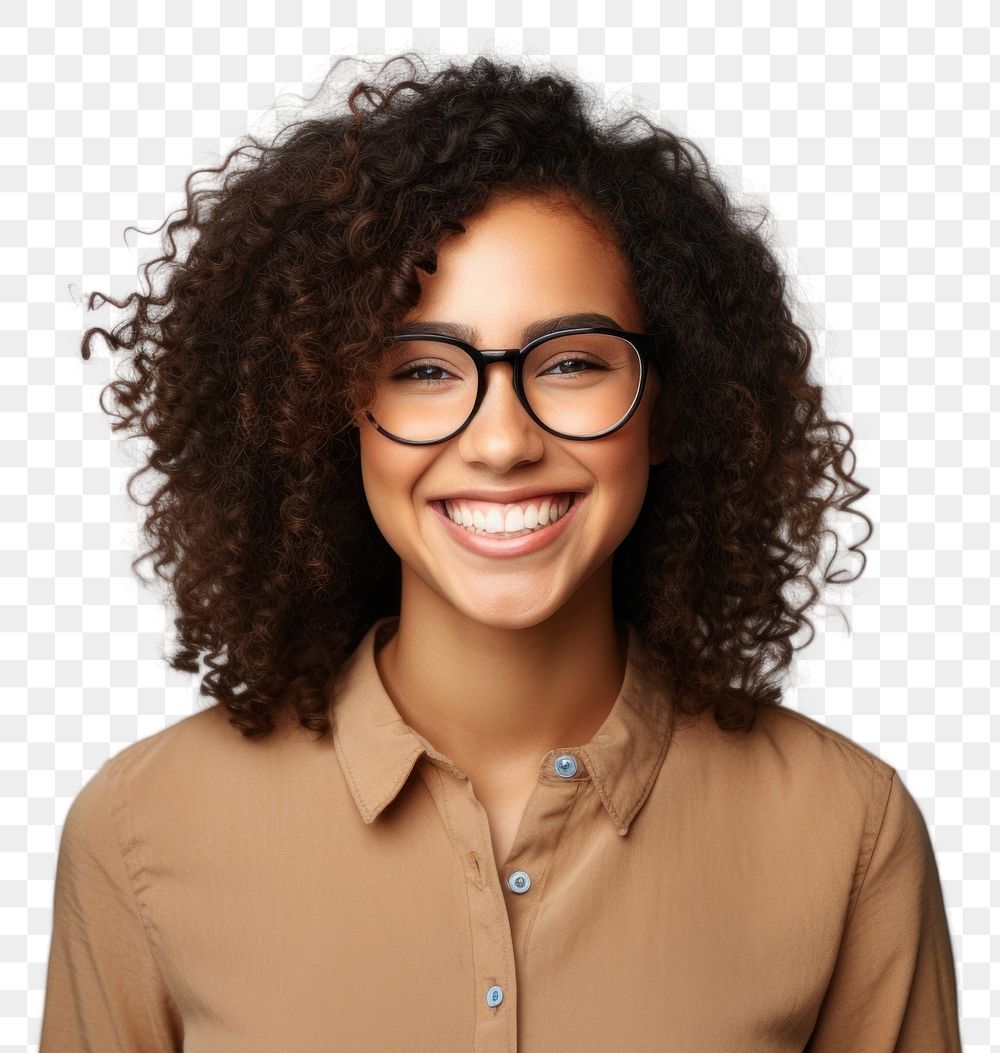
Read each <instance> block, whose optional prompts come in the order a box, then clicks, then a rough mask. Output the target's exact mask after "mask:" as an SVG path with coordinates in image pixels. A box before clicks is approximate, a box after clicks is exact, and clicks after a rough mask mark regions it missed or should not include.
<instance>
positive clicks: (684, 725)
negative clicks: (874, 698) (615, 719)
mask: <svg viewBox="0 0 1000 1053" xmlns="http://www.w3.org/2000/svg"><path fill="white" fill-rule="evenodd" d="M675 750H676V754H675V756H674V758H673V765H674V774H675V776H676V777H677V779H678V781H679V783H680V784H681V785H683V786H684V787H685V792H686V793H690V794H691V796H692V798H693V799H694V800H696V801H697V802H698V807H699V810H700V812H701V814H703V815H704V816H705V817H706V818H707V819H709V820H710V821H711V823H712V824H713V825H714V826H715V827H716V828H720V827H721V828H722V829H724V830H727V831H729V832H730V834H731V835H732V836H734V837H740V836H744V835H746V834H747V832H751V833H752V836H753V838H754V839H755V840H756V841H758V842H759V843H760V844H761V845H763V846H766V847H767V850H768V851H769V852H771V853H773V854H774V855H775V857H776V858H779V857H780V858H783V859H786V858H788V859H790V860H794V858H796V857H799V858H801V859H803V860H805V859H806V858H809V859H811V860H813V861H818V862H819V864H820V865H821V866H825V867H828V868H846V869H845V872H844V873H843V874H842V875H841V876H842V878H843V879H845V880H846V881H847V882H848V886H853V887H854V889H855V891H856V889H857V885H858V882H859V879H860V876H861V873H862V872H863V870H864V866H865V864H866V861H867V859H868V858H869V857H870V855H871V851H872V849H873V847H874V844H875V840H876V838H877V837H878V833H879V830H880V828H881V826H882V822H883V819H884V817H885V816H886V814H887V807H888V806H889V803H890V797H891V796H892V798H894V799H895V798H898V797H899V796H900V790H899V788H898V787H899V778H898V775H897V773H896V771H895V769H894V768H893V767H892V766H891V765H889V764H887V763H886V762H885V761H883V760H882V759H881V758H880V757H878V756H877V755H876V754H874V753H873V752H872V751H870V750H868V749H866V748H865V747H863V746H861V745H860V744H858V743H857V742H854V741H853V740H852V739H851V738H849V737H848V736H847V735H844V734H842V733H840V732H838V731H835V730H834V729H832V728H829V727H827V726H826V725H824V724H822V723H821V722H820V721H818V720H815V719H814V718H812V717H809V716H806V715H805V714H803V713H799V712H797V711H795V710H792V709H789V708H787V707H785V706H783V705H781V706H766V707H761V709H759V710H758V712H757V718H756V720H755V722H754V724H753V727H752V728H751V729H750V730H749V731H724V730H722V729H720V728H719V727H717V725H716V724H715V721H714V720H713V718H712V715H711V712H710V711H707V712H705V713H702V714H700V715H699V716H697V717H695V718H690V719H684V718H680V719H679V720H678V723H677V726H676V730H675V732H674V736H673V741H672V743H671V746H670V751H669V753H668V757H669V755H670V753H674V751H675ZM676 784H677V783H675V785H676ZM894 787H897V788H896V790H895V793H893V788H894ZM914 818H915V817H914ZM791 846H794V847H791ZM789 851H790V852H791V857H789V855H788V852H789ZM790 865H791V864H790Z"/></svg>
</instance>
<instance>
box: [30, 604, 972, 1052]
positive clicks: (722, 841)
mask: <svg viewBox="0 0 1000 1053" xmlns="http://www.w3.org/2000/svg"><path fill="white" fill-rule="evenodd" d="M394 621H395V619H388V618H387V619H382V620H381V621H380V622H377V623H376V624H375V625H373V626H372V628H371V630H370V631H369V632H368V634H367V635H366V636H365V638H364V640H363V641H362V643H361V644H360V646H359V648H358V650H357V651H356V652H355V654H354V655H353V656H352V659H351V661H350V663H349V664H348V666H346V667H345V669H344V670H343V671H342V673H341V677H342V679H341V680H340V682H339V685H338V687H337V690H336V692H335V700H334V709H333V715H334V719H335V735H334V737H333V739H332V741H331V739H330V738H329V737H328V738H326V739H325V740H320V741H318V742H316V741H313V738H312V736H311V735H310V733H308V732H305V731H303V730H302V729H301V728H299V727H298V726H297V725H296V724H295V723H294V722H293V721H291V720H290V719H289V721H288V722H287V723H285V724H283V725H282V726H281V727H280V728H279V730H277V731H276V732H275V734H274V735H273V736H271V737H270V738H268V739H266V740H263V741H258V742H250V741H248V740H246V739H244V738H243V737H242V736H241V735H240V733H239V732H238V731H237V730H236V729H235V728H233V727H232V726H231V725H230V724H229V723H228V722H227V720H226V713H225V711H224V710H222V709H221V708H220V707H218V706H214V707H213V708H211V709H208V710H204V711H201V712H198V713H196V714H194V715H192V716H190V717H187V718H185V719H183V720H181V721H180V722H179V723H176V724H174V725H172V726H171V727H169V728H167V729H165V730H163V731H161V732H158V733H156V734H154V735H151V736H149V737H147V738H145V739H142V740H140V741H139V742H137V743H135V744H133V745H132V746H129V747H127V748H126V749H124V750H122V751H121V752H119V753H118V754H117V755H116V756H115V757H113V758H111V759H110V760H108V761H107V762H106V763H105V764H104V765H103V766H102V767H101V769H100V770H99V771H98V772H97V773H96V774H95V775H94V776H93V777H92V778H91V779H90V780H89V782H88V783H87V784H86V785H85V786H84V788H83V789H82V790H81V791H80V793H79V794H78V796H77V797H76V799H75V800H74V802H73V804H72V806H71V808H70V810H69V813H68V815H67V817H66V823H65V827H64V829H63V834H62V840H61V844H60V850H59V861H58V868H57V874H56V885H55V900H54V919H53V935H52V945H51V953H50V958H49V966H48V986H47V992H46V1001H45V1013H44V1019H43V1030H42V1039H41V1053H72V1051H76V1050H91V1051H94V1053H112V1051H119V1050H128V1051H142V1053H145V1051H158V1050H180V1049H184V1050H187V1051H192V1053H230V1051H233V1053H235V1051H239V1053H251V1051H262V1053H263V1051H266V1053H285V1051H288V1053H292V1051H294V1053H308V1051H312V1050H324V1051H326V1050H338V1051H340V1050H349V1051H354V1050H372V1051H379V1053H384V1051H406V1053H416V1051H425V1050H426V1051H434V1053H441V1051H452V1050H454V1051H462V1053H465V1051H470V1050H475V1051H482V1053H486V1051H500V1050H509V1051H513V1050H522V1051H529V1053H535V1051H538V1053H549V1051H552V1050H563V1049H567V1050H580V1051H590V1050H594V1051H598V1050H599V1051H602V1053H605V1051H619V1050H626V1051H629V1053H642V1051H647V1050H649V1051H653V1050H656V1051H659V1050H670V1051H671V1053H714V1051H734V1053H735V1051H738V1053H751V1051H761V1053H763V1051H773V1053H778V1051H788V1053H790V1051H792V1050H795V1051H802V1050H803V1049H808V1050H810V1051H812V1053H832V1051H835V1050H836V1051H851V1053H890V1051H892V1050H896V1051H905V1053H914V1051H917V1050H926V1051H928V1053H930V1051H933V1053H950V1051H954V1050H958V1049H959V1048H960V1047H959V1029H958V1009H957V991H956V983H955V970H954V963H953V958H952V948H951V943H950V939H949V934H948V929H947V924H946V916H945V911H944V906H943V902H942V894H941V886H940V880H939V876H938V871H937V868H936V864H935V859H934V854H933V851H932V847H931V843H930V840H929V838H928V832H927V827H926V825H925V823H924V820H923V818H922V815H921V812H920V810H919V808H918V806H917V804H916V803H915V801H914V800H913V798H912V797H911V795H910V794H909V792H908V791H907V790H906V788H905V786H904V784H903V783H902V781H901V780H900V777H899V775H898V774H897V773H896V772H895V771H894V770H893V769H892V768H891V767H889V766H888V765H887V764H886V763H885V762H883V761H881V760H879V759H878V758H877V757H875V756H874V755H873V754H871V753H869V752H867V751H866V750H864V749H862V748H861V747H860V746H858V745H856V744H854V743H852V742H851V741H850V740H848V739H847V738H845V737H843V736H842V735H839V734H837V733H836V732H834V731H832V730H829V729H827V728H825V727H824V726H822V725H821V724H819V723H818V722H816V721H814V720H812V719H810V718H807V717H805V716H803V715H800V714H798V713H795V712H793V711H791V710H788V709H784V708H780V709H776V710H765V711H764V712H762V713H761V714H760V716H759V717H758V720H757V723H756V725H755V727H754V729H753V731H752V732H751V734H750V735H749V736H748V735H745V734H743V733H731V732H722V731H719V730H718V729H717V728H716V727H715V724H714V722H713V721H712V719H711V716H710V715H708V714H706V715H705V716H704V717H702V718H698V719H696V720H689V719H687V718H682V717H681V715H680V714H672V712H671V709H670V706H669V699H668V698H667V697H666V696H665V695H664V694H663V693H662V692H661V691H659V690H658V689H656V688H655V687H654V685H652V684H651V683H650V682H649V681H647V680H646V679H645V678H644V676H643V675H642V673H641V671H640V670H639V669H638V668H637V664H636V661H637V659H638V658H639V657H640V656H641V654H642V653H643V649H642V644H641V640H640V639H639V637H638V634H637V633H636V632H635V631H634V629H632V628H631V627H629V652H628V655H629V662H628V667H627V672H626V677H625V681H624V683H623V685H622V689H621V693H620V695H619V697H618V699H617V701H616V702H615V705H614V708H613V709H612V711H611V713H610V714H609V716H608V718H607V720H606V721H605V723H604V725H603V726H602V727H601V729H600V731H599V732H598V733H597V734H596V735H595V736H594V738H593V739H592V740H591V741H590V742H588V743H586V744H585V745H584V744H575V743H567V744H564V745H562V746H560V747H558V748H556V749H553V750H551V751H549V752H548V753H547V754H546V755H545V756H544V757H542V758H540V765H539V772H538V782H537V785H536V786H535V789H534V792H533V795H532V796H531V798H530V800H529V802H528V804H527V807H526V809H525V812H524V815H523V818H522V821H521V824H520V827H519V829H518V831H517V836H516V838H515V840H514V842H513V846H512V848H511V851H510V854H509V856H508V857H507V859H506V862H505V863H504V865H503V866H502V867H500V868H499V871H498V869H497V867H496V864H495V860H494V857H493V852H492V848H491V839H490V828H489V822H488V819H487V814H486V812H485V811H484V810H483V808H482V807H481V805H480V804H479V802H478V801H477V800H476V798H475V796H474V795H473V792H472V787H471V784H470V782H469V780H468V779H467V778H466V777H465V775H464V774H463V773H462V772H460V771H459V770H458V769H457V768H455V766H454V765H453V764H452V763H451V762H450V761H449V760H448V758H447V757H444V756H442V755H441V754H440V753H438V752H437V751H436V750H435V749H434V748H433V747H432V746H430V744H429V743H427V742H426V740H424V739H422V738H421V737H420V736H418V735H417V734H416V733H414V732H413V731H412V730H411V729H410V728H409V727H408V726H407V725H406V724H405V723H404V722H403V720H402V719H401V717H400V716H399V714H398V712H397V711H396V709H395V707H394V705H393V703H392V701H391V699H390V698H389V696H388V695H387V694H386V692H385V689H384V687H383V686H382V684H381V681H380V680H379V677H378V672H377V667H376V665H375V660H374V654H375V647H376V643H375V634H376V631H377V630H379V629H380V628H382V629H384V630H385V631H387V632H388V631H391V628H392V627H393V624H394ZM470 690H474V685H470Z"/></svg>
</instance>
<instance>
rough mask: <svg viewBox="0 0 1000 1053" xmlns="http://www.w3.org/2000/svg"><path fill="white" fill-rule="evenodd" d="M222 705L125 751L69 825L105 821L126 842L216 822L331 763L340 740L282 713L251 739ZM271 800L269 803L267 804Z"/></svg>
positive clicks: (79, 800) (99, 777)
mask: <svg viewBox="0 0 1000 1053" xmlns="http://www.w3.org/2000/svg"><path fill="white" fill-rule="evenodd" d="M229 716H230V714H229V712H228V711H227V710H226V709H225V708H224V707H223V706H221V705H219V704H215V705H212V706H210V707H209V708H206V709H203V710H200V711H199V712H197V713H193V714H191V715H190V716H187V717H183V718H181V719H180V720H178V721H176V722H175V723H174V724H171V725H170V726H169V727H166V728H163V729H162V730H160V731H157V732H155V733H154V734H151V735H148V736H146V737H145V738H142V739H139V740H138V741H137V742H134V743H132V744H131V745H129V746H126V747H125V748H123V749H121V750H119V751H118V752H117V753H116V754H114V756H112V757H110V758H109V759H108V760H106V761H105V762H104V763H103V764H102V766H101V767H100V768H99V769H98V770H97V771H96V772H95V773H94V774H93V775H92V776H91V777H90V779H89V780H88V781H87V782H86V783H85V784H84V786H83V788H82V789H81V790H80V792H79V793H78V794H77V796H76V798H75V800H74V801H73V803H72V805H71V806H70V811H69V812H68V813H67V820H66V825H67V826H70V825H71V824H72V825H73V826H75V827H82V826H84V825H85V826H86V827H87V828H88V829H90V830H95V829H96V828H97V827H98V826H99V825H100V824H105V825H106V826H107V829H108V831H109V833H110V832H112V831H113V832H114V833H115V835H116V836H117V838H118V839H119V841H120V842H121V843H122V844H123V846H127V845H128V844H129V843H130V842H132V841H135V840H142V839H144V838H145V837H146V836H147V835H148V834H151V833H152V832H153V831H156V832H158V833H161V834H163V835H165V836H166V835H169V834H170V833H171V832H173V833H176V834H177V836H178V838H180V837H182V836H183V831H184V830H188V831H192V830H194V829H196V828H197V827H199V826H204V827H205V831H204V832H205V834H206V836H208V835H209V833H210V831H211V829H212V828H213V825H214V826H215V827H216V828H217V825H218V823H219V821H220V820H221V821H225V820H227V819H228V818H229V817H230V816H232V815H233V814H235V813H237V812H241V811H245V810H246V808H247V807H252V806H253V805H254V804H255V803H257V802H265V801H266V800H267V799H268V798H270V797H273V796H274V795H276V794H277V795H280V793H281V792H289V791H290V790H291V788H292V787H294V786H295V784H296V781H297V777H296V772H297V773H298V778H299V779H301V778H305V777H307V775H308V773H310V772H315V771H316V770H317V769H318V768H321V767H323V766H324V765H326V766H328V762H329V757H328V754H330V753H332V751H333V745H332V742H331V739H330V736H327V737H326V738H325V739H321V740H318V741H317V740H316V739H315V736H313V735H312V734H311V733H309V732H307V731H305V730H304V729H303V728H301V727H300V726H298V725H297V724H296V723H293V721H292V719H291V718H284V719H282V720H281V721H280V722H279V724H278V725H277V726H276V727H275V729H274V731H273V732H272V733H271V734H270V735H266V736H263V737H262V738H258V739H255V740H251V739H248V738H247V737H246V736H244V735H243V734H242V733H241V732H240V730H239V729H238V728H236V727H234V726H233V725H232V724H230V723H229ZM265 806H266V805H265Z"/></svg>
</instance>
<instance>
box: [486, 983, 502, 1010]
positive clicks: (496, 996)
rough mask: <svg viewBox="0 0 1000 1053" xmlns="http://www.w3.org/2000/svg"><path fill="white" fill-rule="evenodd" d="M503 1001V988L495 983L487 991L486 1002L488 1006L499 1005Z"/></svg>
mask: <svg viewBox="0 0 1000 1053" xmlns="http://www.w3.org/2000/svg"><path fill="white" fill-rule="evenodd" d="M502 1001H503V988H502V987H500V986H498V985H497V984H494V985H493V986H492V987H491V988H490V989H489V990H488V991H487V992H486V1004H487V1005H488V1006H494V1005H499V1004H500V1003H501V1002H502Z"/></svg>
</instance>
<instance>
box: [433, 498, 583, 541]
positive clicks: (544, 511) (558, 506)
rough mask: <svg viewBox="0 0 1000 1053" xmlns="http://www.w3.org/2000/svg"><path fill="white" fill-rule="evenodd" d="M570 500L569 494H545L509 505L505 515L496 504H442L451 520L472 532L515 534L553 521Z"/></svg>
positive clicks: (564, 512)
mask: <svg viewBox="0 0 1000 1053" xmlns="http://www.w3.org/2000/svg"><path fill="white" fill-rule="evenodd" d="M571 502H572V497H571V496H570V495H569V494H567V495H565V496H564V497H559V498H556V499H555V500H553V499H552V498H551V497H545V498H543V499H542V501H541V502H540V503H539V504H538V505H536V504H534V503H533V502H532V503H529V504H528V505H527V506H525V507H523V508H522V507H520V506H515V507H513V508H510V509H508V511H507V514H506V516H505V515H504V513H503V511H502V508H501V506H499V505H493V506H492V507H490V508H489V509H488V510H487V511H486V512H484V511H483V510H482V509H481V508H479V507H476V508H470V507H469V506H468V505H467V504H463V503H462V502H461V501H445V502H444V507H445V511H446V513H447V515H448V518H449V519H451V520H452V522H454V523H457V524H458V525H459V526H462V527H465V529H466V530H469V531H472V532H473V533H477V534H518V533H522V532H523V531H525V530H540V529H541V528H542V527H546V526H549V525H551V524H552V523H555V522H557V521H558V520H559V519H561V518H562V517H563V516H564V515H565V514H566V511H567V509H568V508H569V506H570V504H571Z"/></svg>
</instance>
